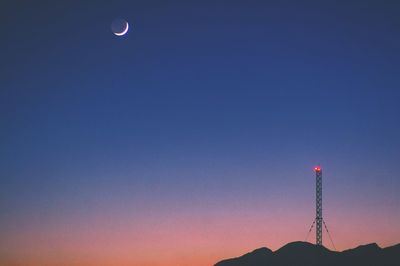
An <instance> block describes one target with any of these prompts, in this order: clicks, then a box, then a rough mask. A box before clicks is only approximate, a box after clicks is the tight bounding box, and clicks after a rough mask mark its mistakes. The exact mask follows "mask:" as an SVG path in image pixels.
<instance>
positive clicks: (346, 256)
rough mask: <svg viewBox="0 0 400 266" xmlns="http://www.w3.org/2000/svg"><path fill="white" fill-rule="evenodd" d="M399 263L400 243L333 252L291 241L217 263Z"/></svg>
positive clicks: (389, 265)
mask: <svg viewBox="0 0 400 266" xmlns="http://www.w3.org/2000/svg"><path fill="white" fill-rule="evenodd" d="M317 265H319V266H339V265H340V266H375V265H376V266H398V265H400V244H397V245H393V246H390V247H386V248H381V247H379V245H378V244H376V243H370V244H366V245H360V246H357V247H356V248H352V249H347V250H344V251H332V250H329V249H327V248H326V247H324V246H317V245H314V244H311V243H309V242H301V241H297V242H291V243H288V244H286V245H284V246H282V247H281V248H279V249H277V250H276V251H272V250H270V249H269V248H267V247H262V248H258V249H255V250H253V251H252V252H249V253H246V254H244V255H243V256H240V257H236V258H230V259H225V260H222V261H220V262H218V263H216V264H215V265H214V266H317Z"/></svg>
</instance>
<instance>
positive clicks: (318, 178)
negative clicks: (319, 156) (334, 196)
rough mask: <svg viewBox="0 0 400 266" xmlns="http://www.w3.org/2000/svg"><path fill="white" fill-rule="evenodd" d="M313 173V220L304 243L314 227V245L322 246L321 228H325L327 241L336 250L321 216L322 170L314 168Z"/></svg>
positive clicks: (318, 166)
mask: <svg viewBox="0 0 400 266" xmlns="http://www.w3.org/2000/svg"><path fill="white" fill-rule="evenodd" d="M314 172H315V219H314V221H313V223H312V224H311V227H310V230H309V231H308V234H307V237H306V241H307V239H308V237H309V235H310V233H311V231H312V229H313V227H314V225H315V244H316V245H317V246H322V228H323V227H325V230H326V232H327V233H328V236H329V239H330V241H331V243H332V246H333V248H334V249H335V250H336V247H335V244H334V243H333V241H332V237H331V234H330V233H329V230H328V227H327V226H326V223H325V220H324V218H323V216H322V168H321V166H320V165H317V166H315V167H314Z"/></svg>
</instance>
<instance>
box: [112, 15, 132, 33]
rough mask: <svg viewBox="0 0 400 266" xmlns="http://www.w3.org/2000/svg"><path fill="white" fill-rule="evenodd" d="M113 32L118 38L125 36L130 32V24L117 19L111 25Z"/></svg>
mask: <svg viewBox="0 0 400 266" xmlns="http://www.w3.org/2000/svg"><path fill="white" fill-rule="evenodd" d="M111 30H112V32H113V33H114V34H115V35H116V36H124V35H125V34H127V33H128V31H129V23H128V21H126V20H124V19H116V20H114V21H113V22H112V24H111Z"/></svg>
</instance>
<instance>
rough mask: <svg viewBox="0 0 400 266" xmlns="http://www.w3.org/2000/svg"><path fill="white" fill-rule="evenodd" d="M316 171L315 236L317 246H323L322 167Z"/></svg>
mask: <svg viewBox="0 0 400 266" xmlns="http://www.w3.org/2000/svg"><path fill="white" fill-rule="evenodd" d="M314 171H315V184H316V187H315V188H316V193H315V196H316V201H315V204H316V205H315V207H316V208H315V209H316V216H315V223H316V230H315V232H316V234H315V244H316V245H317V246H322V223H323V218H322V169H321V167H320V166H316V167H315V168H314Z"/></svg>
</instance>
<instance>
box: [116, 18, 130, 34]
mask: <svg viewBox="0 0 400 266" xmlns="http://www.w3.org/2000/svg"><path fill="white" fill-rule="evenodd" d="M128 30H129V23H128V22H126V21H125V29H124V30H123V31H122V32H114V34H115V35H117V36H122V35H125V34H126V33H127V32H128Z"/></svg>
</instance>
